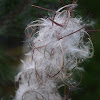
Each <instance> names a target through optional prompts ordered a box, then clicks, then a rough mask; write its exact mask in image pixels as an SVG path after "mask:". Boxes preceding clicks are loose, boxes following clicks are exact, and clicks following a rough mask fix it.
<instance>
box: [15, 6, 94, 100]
mask: <svg viewBox="0 0 100 100" xmlns="http://www.w3.org/2000/svg"><path fill="white" fill-rule="evenodd" d="M75 6H77V4H69V5H65V6H63V7H61V8H60V9H58V10H57V11H53V12H54V13H55V14H54V16H50V17H48V18H40V19H39V20H36V21H33V22H31V23H30V24H29V25H28V26H27V28H26V29H25V34H26V36H27V37H28V38H29V40H28V41H29V46H30V47H31V51H30V52H29V53H28V54H27V56H28V58H27V59H29V61H28V60H25V61H22V63H23V66H22V67H23V68H22V70H21V72H20V73H19V74H18V75H17V76H16V81H18V82H19V89H18V90H17V92H16V97H15V100H63V98H62V97H61V96H60V94H59V93H58V89H59V87H61V86H64V85H67V86H68V87H69V88H74V87H75V86H77V85H78V84H79V83H80V82H79V83H77V82H76V81H75V80H74V79H73V74H74V73H75V71H76V70H77V71H79V72H81V71H83V68H80V67H79V63H81V62H82V61H84V60H85V59H87V58H90V57H92V55H93V44H92V41H91V39H90V36H89V34H88V33H87V31H86V30H85V28H86V26H87V25H85V23H83V22H82V18H81V17H80V18H77V17H72V16H71V14H72V11H73V9H74V7H75ZM38 8H39V7H38ZM40 8H41V7H40ZM66 8H67V10H66ZM42 9H43V8H42ZM46 10H48V9H46ZM49 11H51V10H49ZM81 76H82V74H81ZM59 83H60V84H59Z"/></svg>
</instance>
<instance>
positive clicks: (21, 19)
mask: <svg viewBox="0 0 100 100" xmlns="http://www.w3.org/2000/svg"><path fill="white" fill-rule="evenodd" d="M63 1H64V3H65V4H69V3H72V0H63ZM32 4H33V5H38V6H41V7H44V8H48V9H52V10H56V9H58V8H59V7H61V6H63V4H62V3H61V2H60V0H0V99H1V100H11V99H12V98H13V96H14V93H15V86H14V77H15V75H16V74H17V66H18V65H19V64H20V59H21V58H22V55H23V54H22V48H23V47H22V45H23V42H22V41H23V40H24V37H25V35H24V29H25V27H26V26H27V24H29V23H30V22H31V21H33V20H35V19H37V18H40V17H42V16H41V15H40V13H39V12H38V11H37V10H36V9H35V8H34V7H32V6H31V5H32ZM99 4H100V0H95V1H94V0H78V7H77V8H76V10H75V15H78V16H79V15H81V16H82V17H83V20H84V22H85V21H88V20H90V21H91V20H93V21H94V22H95V25H94V27H95V28H94V27H92V28H90V29H100V6H99ZM39 11H40V12H41V13H42V14H43V16H48V13H49V14H50V13H51V12H48V11H45V10H42V9H39ZM99 33H100V32H90V35H91V38H92V40H93V44H94V49H95V53H94V57H93V58H92V59H88V60H86V62H85V63H82V64H81V65H80V66H83V67H84V68H85V72H83V79H82V83H81V84H80V85H79V86H78V88H77V89H76V90H74V91H72V93H71V94H70V97H71V98H72V100H99V99H100V78H99V76H100V39H99V38H100V34H99ZM62 90H63V88H62ZM61 93H62V92H61Z"/></svg>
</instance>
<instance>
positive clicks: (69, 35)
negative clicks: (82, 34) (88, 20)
mask: <svg viewBox="0 0 100 100" xmlns="http://www.w3.org/2000/svg"><path fill="white" fill-rule="evenodd" d="M85 27H86V26H84V27H82V28H80V29H79V30H77V31H74V32H72V33H70V34H68V35H65V36H63V37H61V38H59V40H60V39H63V38H64V37H67V36H70V35H72V34H74V33H76V32H78V31H80V30H81V29H83V28H85Z"/></svg>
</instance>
